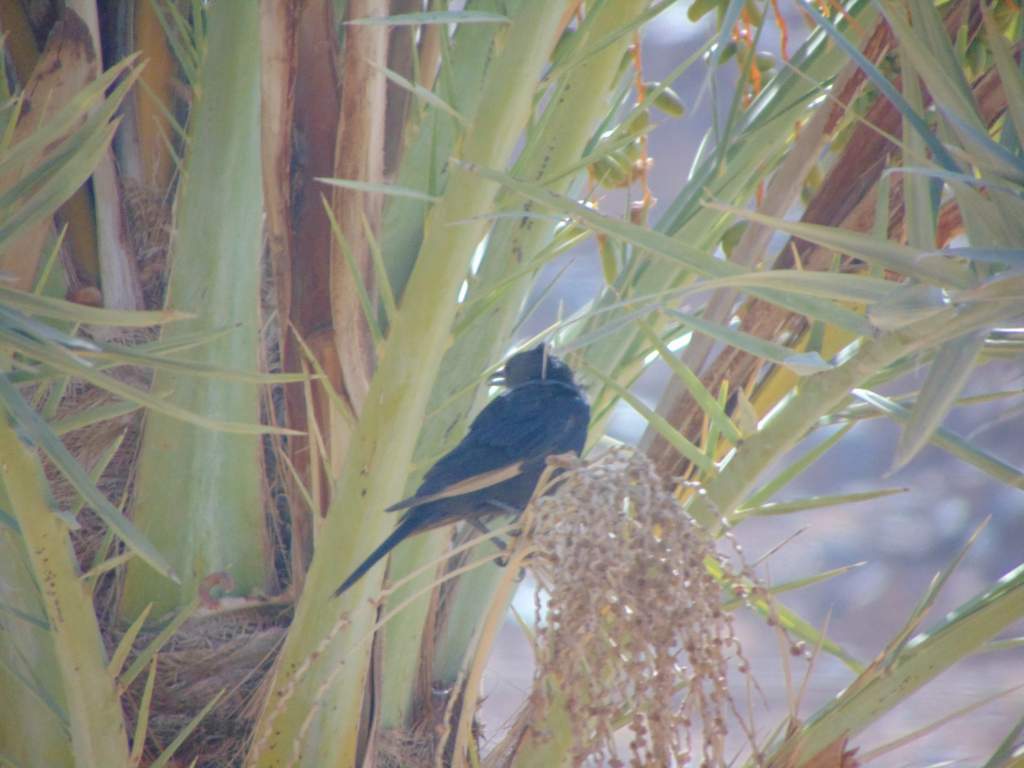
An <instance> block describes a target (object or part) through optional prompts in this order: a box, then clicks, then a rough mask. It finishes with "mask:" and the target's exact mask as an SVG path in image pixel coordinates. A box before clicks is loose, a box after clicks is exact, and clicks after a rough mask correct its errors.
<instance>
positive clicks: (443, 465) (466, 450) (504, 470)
mask: <svg viewBox="0 0 1024 768" xmlns="http://www.w3.org/2000/svg"><path fill="white" fill-rule="evenodd" d="M589 418H590V409H589V407H588V406H587V403H586V401H585V400H584V399H583V398H582V397H581V396H580V394H579V393H578V392H577V391H575V390H574V389H572V388H570V387H565V386H562V385H553V384H551V383H550V382H535V383H530V384H525V385H522V386H519V387H516V388H515V389H513V390H511V391H510V392H506V393H505V394H504V395H501V396H499V397H496V398H495V399H494V400H492V401H491V402H490V403H488V405H487V407H485V408H484V409H483V410H482V411H480V414H479V415H478V416H477V417H476V419H475V420H474V421H473V424H472V425H471V426H470V429H469V434H468V435H466V437H465V438H464V439H463V441H462V442H461V443H459V444H458V445H457V446H456V447H455V448H454V449H453V450H452V451H451V452H450V453H448V454H447V455H445V456H443V457H442V458H441V459H440V460H438V462H437V463H436V464H435V465H434V466H433V467H431V468H430V469H429V470H428V471H427V473H426V475H424V477H423V483H422V484H421V485H420V487H419V490H417V492H416V495H415V496H412V497H410V498H408V499H404V500H403V501H400V502H398V503H397V504H394V505H392V506H391V507H389V508H388V510H389V511H396V510H400V509H406V508H408V507H411V506H415V505H418V504H424V503H426V502H427V501H434V500H436V499H441V498H449V497H451V496H460V495H462V494H464V493H470V492H472V491H476V490H480V489H481V488H486V487H488V486H491V485H495V484H497V483H500V482H503V481H505V480H508V479H510V478H512V477H515V476H516V475H518V474H519V472H520V471H521V470H522V466H523V464H525V463H527V462H530V461H534V460H536V459H540V458H543V457H544V456H549V455H553V454H557V453H565V452H568V451H575V452H576V453H579V452H580V451H581V450H582V448H583V440H584V439H585V438H586V428H587V423H588V421H589Z"/></svg>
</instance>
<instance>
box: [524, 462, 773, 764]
mask: <svg viewBox="0 0 1024 768" xmlns="http://www.w3.org/2000/svg"><path fill="white" fill-rule="evenodd" d="M534 515H535V518H534V525H533V529H532V532H531V539H532V543H533V545H534V547H535V549H536V555H535V557H534V558H533V559H532V560H531V565H532V567H534V569H535V571H536V573H537V576H538V580H539V582H540V584H541V585H542V587H543V592H545V593H547V596H548V601H547V619H546V621H545V622H544V624H543V625H542V626H541V627H540V629H539V630H538V633H537V654H538V664H537V677H536V685H535V695H536V696H537V697H538V698H539V699H541V700H542V701H550V700H551V699H552V698H554V697H558V698H560V699H562V700H563V701H564V705H565V707H566V709H567V711H568V714H569V716H570V719H571V721H572V727H573V736H574V753H573V757H574V763H575V764H576V765H582V764H596V763H597V762H601V763H602V764H606V765H611V766H625V765H627V764H628V765H629V766H637V767H639V766H659V767H661V768H663V767H665V766H671V765H689V764H699V765H709V766H710V765H724V764H725V762H726V758H725V755H724V751H725V736H726V733H727V730H728V726H727V724H728V723H729V722H737V721H742V718H741V717H740V716H739V713H738V711H737V708H736V705H735V702H734V701H733V699H732V698H731V697H730V694H729V690H728V687H727V683H726V676H727V672H728V663H729V661H730V659H736V660H737V661H738V664H737V669H738V670H739V671H740V672H741V673H743V674H746V675H749V668H748V665H747V664H746V661H745V660H744V658H743V655H742V649H741V648H740V644H739V642H738V641H737V639H736V637H735V635H734V633H733V626H732V619H731V615H730V614H729V613H727V612H726V611H724V610H723V608H722V599H723V587H725V588H730V589H732V583H733V577H731V576H726V577H725V578H726V583H725V584H723V583H722V582H721V581H718V580H716V578H715V577H714V576H713V575H712V573H711V570H717V571H719V572H720V573H724V574H733V573H735V572H736V569H735V568H734V567H731V563H730V562H729V560H728V559H727V558H725V557H724V556H721V555H719V553H718V552H716V550H715V548H714V546H713V544H712V542H711V540H710V538H709V537H708V535H707V534H706V533H705V532H704V531H703V530H702V529H701V528H700V527H699V526H698V525H697V524H696V523H695V522H694V521H693V520H692V519H691V518H690V517H689V516H688V515H687V514H686V512H685V511H684V509H683V507H682V505H681V503H680V502H679V500H678V499H677V498H676V497H674V496H673V495H672V494H671V493H669V492H667V491H665V490H664V489H663V484H662V482H661V480H660V478H659V477H658V476H657V474H656V473H655V471H654V469H653V467H652V465H651V464H650V462H649V461H648V460H647V458H646V457H644V456H643V455H642V454H639V453H636V452H634V451H632V450H629V449H625V448H622V449H616V450H613V451H611V452H609V453H607V454H605V455H603V456H602V457H600V458H598V459H596V460H595V461H593V462H588V463H586V464H584V465H582V466H580V467H579V468H576V469H572V470H570V471H568V472H567V473H566V474H565V475H563V476H562V479H561V481H560V486H559V488H558V490H557V491H556V492H555V493H554V494H552V495H549V496H545V497H542V498H540V499H539V500H537V501H536V503H535V512H534ZM708 564H712V565H715V566H716V567H715V568H713V569H711V570H709V567H708ZM740 571H741V573H742V581H743V582H744V583H745V584H747V585H748V586H747V587H746V588H745V590H744V591H746V592H749V584H750V580H749V579H750V575H749V573H747V572H746V571H747V569H746V568H745V567H741V568H740ZM739 582H740V579H739V578H736V579H735V583H736V584H737V585H738V584H739ZM733 591H738V590H733ZM759 591H760V590H759ZM540 600H541V591H540V590H539V591H538V596H537V601H538V610H539V608H540ZM623 726H628V729H629V730H630V731H631V736H632V738H631V739H630V740H629V741H628V744H627V745H626V746H625V749H623V745H622V743H621V739H619V740H616V738H615V732H616V731H618V730H620V729H622V728H623ZM746 730H747V728H746V727H745V728H744V731H746ZM626 760H628V763H627V762H626Z"/></svg>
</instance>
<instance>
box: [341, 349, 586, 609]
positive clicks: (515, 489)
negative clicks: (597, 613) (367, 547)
mask: <svg viewBox="0 0 1024 768" xmlns="http://www.w3.org/2000/svg"><path fill="white" fill-rule="evenodd" d="M491 381H492V383H494V384H503V385H504V386H505V387H507V388H508V391H507V392H505V393H504V394H501V395H499V396H498V397H496V398H494V399H493V400H492V401H491V402H490V403H488V404H487V406H486V407H485V408H484V409H483V410H482V411H480V413H479V415H477V417H476V419H474V420H473V423H472V424H471V425H470V427H469V434H468V435H466V437H465V438H464V439H463V440H462V442H461V443H459V444H458V445H457V446H456V447H455V448H454V449H453V450H452V451H451V452H450V453H448V454H447V455H445V456H444V457H442V458H441V459H440V460H438V462H437V463H436V464H435V465H434V466H432V467H431V468H430V469H429V470H428V471H427V474H426V475H424V477H423V483H422V484H421V485H420V487H419V489H418V490H417V491H416V495H415V496H411V497H409V498H408V499H405V500H404V501H400V502H398V503H397V504H393V505H392V506H390V507H388V509H387V511H388V512H396V511H398V510H402V509H406V510H408V511H407V512H406V513H405V514H404V515H403V516H402V519H401V520H399V522H398V525H397V526H396V527H395V530H394V531H393V532H392V533H391V535H390V536H388V537H387V538H386V539H385V540H384V541H383V543H382V544H381V545H380V546H379V547H377V548H376V549H375V550H373V552H371V553H370V556H369V557H367V558H366V560H364V561H363V562H362V564H360V566H359V567H358V568H356V569H355V570H354V571H353V572H352V574H351V575H350V576H349V577H348V578H347V579H345V581H344V582H342V584H341V586H340V587H338V589H337V591H336V592H335V593H334V595H335V597H337V596H338V595H340V594H341V593H343V592H344V591H345V590H347V589H348V588H349V587H351V586H352V585H353V584H355V583H356V582H357V581H359V579H360V578H362V577H363V575H364V574H365V573H366V572H367V571H369V570H370V569H371V568H372V567H373V566H374V565H376V564H377V562H378V561H379V560H381V559H382V558H383V557H384V556H385V555H387V554H388V553H389V552H390V551H391V550H392V549H394V548H395V546H397V545H398V543H399V542H401V541H403V540H404V539H406V538H408V537H409V536H412V535H415V534H417V533H420V532H422V531H426V530H430V529H431V528H437V527H439V526H442V525H448V524H449V523H454V522H456V521H459V520H465V521H467V522H469V523H471V524H473V525H474V526H476V527H478V528H483V522H484V521H485V520H487V519H489V518H491V517H496V516H498V515H508V514H512V515H518V514H520V513H521V512H522V511H523V510H524V509H525V508H526V505H527V503H528V502H529V501H530V497H531V496H532V495H533V491H534V489H535V488H536V486H537V482H538V481H539V480H540V476H541V473H542V472H543V471H544V467H545V466H546V459H547V457H548V456H555V455H558V454H561V453H568V452H569V451H573V452H574V453H576V454H577V455H579V454H580V452H581V451H582V450H583V444H584V442H585V441H586V439H587V426H588V424H589V423H590V406H589V405H588V404H587V399H586V397H585V396H584V394H583V391H582V390H581V389H580V388H579V387H578V386H577V385H576V382H575V381H573V376H572V369H570V368H569V366H568V365H566V364H565V363H563V362H562V361H561V360H559V359H558V358H557V357H555V356H554V355H551V354H549V353H548V351H547V347H546V346H545V345H544V344H540V345H538V346H536V347H534V348H533V349H530V350H527V351H525V352H519V353H518V354H515V355H513V356H512V357H510V358H509V359H508V360H506V361H505V366H504V368H502V369H501V370H500V371H498V373H496V374H495V376H494V377H493V378H492V379H491ZM484 530H486V529H484Z"/></svg>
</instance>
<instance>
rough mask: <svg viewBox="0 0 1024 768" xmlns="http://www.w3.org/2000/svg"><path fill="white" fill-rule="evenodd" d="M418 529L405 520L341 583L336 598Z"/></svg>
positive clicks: (411, 522) (413, 523)
mask: <svg viewBox="0 0 1024 768" xmlns="http://www.w3.org/2000/svg"><path fill="white" fill-rule="evenodd" d="M417 528H418V526H417V525H416V522H415V521H414V520H411V519H409V518H408V517H406V518H405V519H403V520H402V521H401V522H400V523H399V524H398V526H397V527H396V528H395V530H393V531H392V532H391V535H390V536H388V537H387V538H386V539H384V541H382V542H381V544H380V546H379V547H377V548H376V549H375V550H373V552H371V553H370V556H369V557H367V558H366V559H365V560H363V562H362V563H360V564H359V567H358V568H356V569H355V570H354V571H352V573H351V574H350V575H349V577H348V578H347V579H345V580H344V581H343V582H341V586H340V587H338V588H337V589H336V590H335V591H334V597H338V596H339V595H341V594H342V593H343V592H345V590H347V589H348V588H349V587H351V586H352V585H353V584H355V583H356V582H357V581H359V580H360V579H361V578H363V576H365V575H366V572H367V571H369V570H370V569H371V568H373V566H375V565H376V564H377V563H378V562H380V560H382V559H383V558H384V557H385V556H386V555H387V554H388V552H390V551H391V550H392V549H394V548H395V547H396V546H398V544H399V542H401V541H402V539H404V538H406V537H407V536H410V535H412V534H413V533H414V532H415V531H416V529H417Z"/></svg>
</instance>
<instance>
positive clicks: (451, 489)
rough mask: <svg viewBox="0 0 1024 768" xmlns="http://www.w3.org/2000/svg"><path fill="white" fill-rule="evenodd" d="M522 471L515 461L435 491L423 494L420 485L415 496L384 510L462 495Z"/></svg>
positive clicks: (508, 478) (510, 477)
mask: <svg viewBox="0 0 1024 768" xmlns="http://www.w3.org/2000/svg"><path fill="white" fill-rule="evenodd" d="M522 471H523V462H521V461H517V462H513V463H511V464H506V465H505V466H502V467H498V468H497V469H493V470H491V471H490V472H481V473H479V474H476V475H471V476H470V477H467V478H466V479H464V480H460V481H458V482H454V483H449V484H448V485H446V486H444V487H443V488H441V490H440V491H438V492H437V493H428V494H424V493H423V489H422V486H421V488H420V491H419V492H418V493H417V494H416V495H415V496H410V497H409V498H407V499H402V500H401V501H399V502H398V503H397V504H392V505H391V506H390V507H388V508H387V509H386V510H385V511H386V512H398V511H399V510H402V509H408V508H409V507H412V506H418V505H420V504H429V503H430V502H432V501H439V500H440V499H448V498H451V497H452V496H462V495H463V494H465V493H472V492H473V491H479V490H481V489H483V488H490V487H491V486H492V485H497V484H498V483H503V482H504V481H506V480H511V479H512V478H513V477H515V476H516V475H518V474H519V473H520V472H522Z"/></svg>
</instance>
